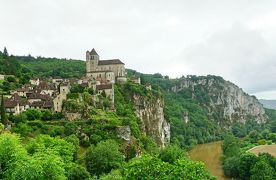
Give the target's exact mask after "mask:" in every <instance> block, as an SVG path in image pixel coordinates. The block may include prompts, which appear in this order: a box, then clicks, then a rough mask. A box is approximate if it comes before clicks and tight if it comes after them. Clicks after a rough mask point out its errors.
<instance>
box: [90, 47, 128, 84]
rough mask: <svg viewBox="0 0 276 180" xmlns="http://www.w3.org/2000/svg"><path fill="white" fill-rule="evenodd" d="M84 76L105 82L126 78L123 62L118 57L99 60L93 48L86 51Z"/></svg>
mask: <svg viewBox="0 0 276 180" xmlns="http://www.w3.org/2000/svg"><path fill="white" fill-rule="evenodd" d="M86 77H87V78H89V79H94V80H100V81H102V82H106V83H114V82H115V81H116V80H124V79H126V70H125V64H124V63H123V62H122V61H121V60H119V59H110V60H100V56H99V55H98V54H97V52H96V50H95V49H94V48H93V49H92V50H91V51H90V52H89V51H87V52H86Z"/></svg>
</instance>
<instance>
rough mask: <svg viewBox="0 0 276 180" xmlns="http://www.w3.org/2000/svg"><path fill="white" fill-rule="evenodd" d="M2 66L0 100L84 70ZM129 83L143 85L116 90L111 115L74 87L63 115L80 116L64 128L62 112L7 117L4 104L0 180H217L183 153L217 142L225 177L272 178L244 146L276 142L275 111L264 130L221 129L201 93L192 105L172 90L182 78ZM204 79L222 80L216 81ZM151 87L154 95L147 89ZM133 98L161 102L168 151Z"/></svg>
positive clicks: (61, 62) (258, 126)
mask: <svg viewBox="0 0 276 180" xmlns="http://www.w3.org/2000/svg"><path fill="white" fill-rule="evenodd" d="M0 62H1V65H0V74H5V75H9V76H7V78H5V79H4V80H1V81H0V89H1V93H2V94H8V92H9V91H11V90H12V89H15V88H18V87H20V86H21V85H23V84H25V83H27V82H28V81H29V80H30V78H33V77H40V78H47V77H55V76H60V77H62V78H79V77H82V76H84V74H85V63H84V61H78V60H67V59H57V58H43V57H36V58H35V57H32V56H12V55H9V54H8V51H7V50H4V51H3V53H2V52H0ZM134 76H136V77H140V78H141V85H137V84H134V83H132V82H130V81H129V82H127V83H125V84H115V109H116V111H109V109H110V108H111V107H110V103H109V102H108V101H107V98H106V97H105V95H102V96H101V97H100V98H102V100H101V103H99V104H96V105H95V104H93V103H92V102H91V101H90V99H91V95H93V94H94V93H95V92H93V91H92V90H91V89H89V88H84V87H81V86H74V87H72V89H71V92H70V94H68V101H67V102H65V104H64V107H63V108H64V109H66V110H67V111H72V112H73V111H77V112H80V113H81V114H82V117H85V118H82V119H78V120H75V121H68V120H67V119H66V118H65V116H64V114H63V113H54V112H52V111H49V110H36V109H28V110H27V111H25V112H23V113H21V114H19V115H15V116H13V115H9V116H8V115H7V114H3V113H2V112H3V111H2V109H3V108H2V105H3V103H1V120H2V123H3V124H4V123H5V122H4V121H3V120H4V119H8V120H9V121H10V123H11V124H12V127H11V129H10V130H9V131H7V130H4V126H2V125H1V127H0V179H172V177H185V178H184V179H195V180H196V179H214V177H212V176H211V175H210V174H209V173H208V172H207V170H206V169H205V166H204V164H203V163H200V162H194V161H191V160H190V159H189V157H188V156H187V153H186V152H187V150H188V149H189V148H191V147H192V146H193V145H195V144H200V143H206V142H211V141H216V140H222V139H225V143H224V145H223V152H224V156H223V157H222V162H223V168H224V170H225V174H226V175H228V176H229V177H234V178H238V179H250V178H251V179H258V178H256V174H257V172H258V169H265V170H264V172H263V173H264V174H263V176H262V177H265V178H267V179H269V178H270V179H271V177H272V179H273V177H275V158H274V159H273V157H271V156H269V155H267V154H262V155H260V156H258V157H257V156H256V157H255V156H254V157H253V155H251V154H250V155H248V154H247V153H246V151H247V150H248V149H249V147H250V148H251V147H254V146H256V145H258V144H264V143H265V144H271V143H275V133H276V113H275V111H274V110H269V109H266V115H267V116H268V119H267V121H266V123H257V122H256V121H254V119H248V120H247V121H246V122H245V123H241V122H233V123H232V124H231V126H228V127H225V126H222V125H220V124H219V123H218V122H219V121H220V118H221V116H219V115H216V114H212V115H210V113H208V111H207V108H206V104H207V103H209V98H210V97H208V94H205V93H204V91H202V90H201V89H200V88H199V89H197V90H196V91H195V97H196V98H193V96H192V94H191V89H189V88H187V89H183V90H181V91H178V92H174V91H171V88H172V87H173V86H175V85H176V84H178V83H179V81H181V78H179V79H170V78H169V77H168V76H163V75H161V74H142V73H139V72H136V71H134V70H128V77H134ZM192 78H197V77H196V76H192ZM208 78H212V79H215V80H217V81H224V80H223V79H222V78H221V77H217V76H208ZM148 84H150V85H151V87H152V90H148V89H147V88H146V86H147V85H148ZM218 89H219V87H218ZM133 94H139V95H140V96H143V97H145V98H147V99H149V100H150V99H152V98H157V97H158V98H162V99H163V100H164V104H165V109H164V110H165V119H167V120H168V121H169V122H170V125H171V143H170V145H168V146H167V147H165V148H160V147H158V145H157V144H156V142H155V141H154V140H153V139H152V138H151V137H149V136H145V135H144V134H143V133H142V132H141V128H140V127H141V122H140V121H139V118H138V117H137V115H136V114H135V108H134V104H133V102H132V99H131V97H132V96H133ZM2 99H3V98H2ZM79 99H82V100H79ZM186 120H187V121H186ZM125 126H129V127H130V129H131V138H130V140H129V141H125V140H122V138H120V137H119V136H118V128H120V127H125ZM229 134H230V135H229ZM238 138H244V140H243V141H241V140H240V139H238ZM248 156H250V157H248ZM243 158H244V159H245V160H247V159H250V158H252V159H250V161H251V160H252V164H251V165H250V168H249V169H246V170H244V169H243V170H242V168H243V167H245V166H246V167H247V165H244V161H243ZM253 162H254V163H253ZM243 165H244V166H243ZM244 177H247V178H244ZM179 179H180V178H179Z"/></svg>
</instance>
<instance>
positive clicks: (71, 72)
mask: <svg viewBox="0 0 276 180" xmlns="http://www.w3.org/2000/svg"><path fill="white" fill-rule="evenodd" d="M16 59H17V60H18V62H19V63H20V64H21V65H23V66H24V67H26V68H27V69H29V70H30V71H31V72H32V73H33V74H34V76H36V77H43V78H45V77H62V78H80V77H82V76H84V75H85V61H81V60H72V59H64V58H63V59H59V58H46V57H36V58H35V57H32V56H30V55H29V56H16Z"/></svg>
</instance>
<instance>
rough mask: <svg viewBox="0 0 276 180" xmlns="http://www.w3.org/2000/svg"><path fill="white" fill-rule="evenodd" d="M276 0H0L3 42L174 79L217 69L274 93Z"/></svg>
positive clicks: (21, 50) (261, 93)
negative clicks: (89, 56)
mask: <svg viewBox="0 0 276 180" xmlns="http://www.w3.org/2000/svg"><path fill="white" fill-rule="evenodd" d="M275 19H276V1H275V0H265V1H261V0H24V1H22V0H0V22H1V23H0V49H3V48H4V46H6V47H7V49H8V51H9V53H10V54H14V55H28V54H31V55H32V56H44V57H59V58H72V59H81V60H85V52H86V51H87V50H91V49H92V48H95V49H96V51H97V52H98V54H99V55H100V58H101V59H112V58H119V59H121V60H122V61H123V62H124V63H125V64H126V67H127V68H131V69H135V70H137V71H139V72H143V73H161V74H163V75H169V76H170V77H171V78H175V77H181V76H182V75H184V76H186V75H189V74H193V75H208V74H213V75H218V76H222V77H223V78H225V79H226V80H229V81H231V82H233V83H235V84H237V85H238V86H240V87H241V88H243V90H245V91H246V92H247V93H250V94H252V95H256V96H257V97H258V98H265V99H276V20H275Z"/></svg>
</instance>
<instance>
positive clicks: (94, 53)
mask: <svg viewBox="0 0 276 180" xmlns="http://www.w3.org/2000/svg"><path fill="white" fill-rule="evenodd" d="M90 55H98V53H97V52H96V50H95V49H94V48H93V49H92V50H91V52H90Z"/></svg>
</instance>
